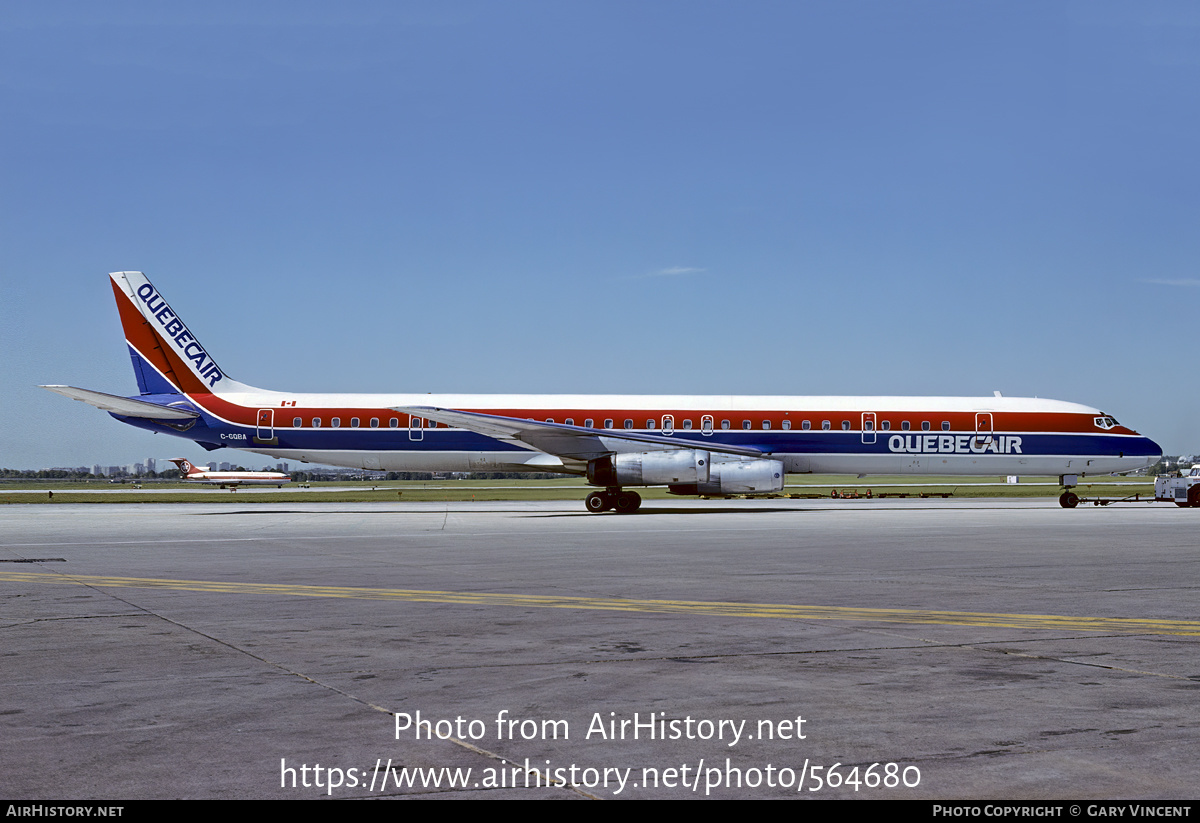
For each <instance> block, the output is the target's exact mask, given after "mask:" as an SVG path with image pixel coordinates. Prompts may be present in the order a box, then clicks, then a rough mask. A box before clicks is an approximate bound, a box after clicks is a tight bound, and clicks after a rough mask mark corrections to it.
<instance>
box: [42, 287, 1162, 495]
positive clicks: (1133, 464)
mask: <svg viewBox="0 0 1200 823" xmlns="http://www.w3.org/2000/svg"><path fill="white" fill-rule="evenodd" d="M110 278H111V280H112V288H113V293H114V295H115V297H116V301H117V309H118V311H119V313H120V316H121V324H122V327H123V329H124V332H125V341H126V343H127V344H128V346H129V354H130V357H131V358H132V360H133V371H134V375H135V377H136V379H137V384H138V389H139V394H137V395H134V396H128V397H122V396H118V395H112V394H106V393H103V392H98V391H93V390H90V389H81V388H75V387H72V386H45V388H47V389H50V390H51V391H55V392H58V393H59V394H62V395H65V396H67V397H70V398H73V399H75V400H81V401H83V402H85V403H90V404H91V405H93V406H96V407H98V408H100V409H103V410H105V411H108V412H109V413H110V414H111V415H112V416H113V417H115V418H116V419H117V420H120V421H121V422H123V423H128V424H130V425H132V426H137V427H138V428H142V429H147V430H149V431H153V432H161V433H164V434H171V435H175V436H178V437H183V438H186V439H188V440H192V441H194V442H196V443H198V444H199V445H200V446H202V447H204V448H205V449H209V450H213V449H220V448H235V449H240V450H243V451H248V452H253V453H255V454H263V455H269V456H270V457H274V458H279V459H286V460H294V461H299V462H302V463H309V462H311V463H323V464H328V465H334V466H347V467H352V468H361V469H369V470H383V471H504V472H558V473H562V474H570V475H578V476H582V477H586V478H587V481H588V483H589V484H590V485H592V486H595V487H596V490H595V491H593V492H591V493H590V494H588V495H587V498H586V500H585V507H586V508H587V510H588V511H590V512H605V511H616V512H621V513H628V512H634V511H636V510H637V509H638V508H639V507H640V505H641V497H640V495H638V493H637V492H636V491H632V490H631V487H642V486H666V487H667V489H668V491H669V492H671V493H673V494H681V495H711V496H720V495H735V494H750V495H753V494H769V493H772V492H779V491H781V490H782V489H783V486H784V480H785V475H786V474H787V473H799V474H803V473H822V474H855V475H860V476H865V475H868V474H899V475H906V474H908V475H925V474H936V475H1009V474H1015V475H1041V476H1057V477H1058V478H1059V482H1060V483H1062V485H1063V486H1064V487H1065V489H1064V491H1063V493H1062V496H1061V497H1060V499H1059V502H1060V503H1061V504H1062V505H1063V506H1064V507H1066V508H1071V507H1073V506H1075V505H1077V504H1078V502H1079V499H1078V497H1077V496H1075V494H1074V493H1073V492H1072V491H1071V487H1072V486H1073V485H1075V484H1076V483H1077V482H1078V478H1079V477H1082V476H1085V475H1089V474H1108V473H1112V472H1121V471H1129V470H1132V469H1139V468H1143V467H1145V466H1149V465H1152V464H1154V463H1155V462H1157V461H1158V460H1159V458H1160V457H1161V456H1162V449H1161V448H1160V447H1159V446H1158V444H1157V443H1155V442H1154V441H1152V440H1151V439H1149V438H1147V437H1144V436H1143V435H1140V434H1138V433H1137V432H1136V431H1133V430H1132V429H1130V428H1127V427H1125V426H1123V425H1121V424H1120V423H1118V422H1117V421H1116V420H1115V419H1114V418H1113V417H1112V416H1111V415H1108V414H1106V413H1104V412H1102V411H1100V410H1098V409H1094V408H1091V407H1088V406H1084V405H1079V404H1077V403H1066V402H1062V401H1058V400H1043V399H1039V398H1029V397H1004V396H1001V395H1000V393H999V392H996V394H995V396H993V397H783V396H731V395H665V396H648V395H527V394H525V395H519V394H503V395H494V394H493V395H480V394H443V395H430V394H313V393H298V392H279V391H269V390H266V389H258V388H254V387H253V386H248V385H245V384H243V383H239V382H237V381H236V380H233V379H232V378H230V377H229V376H228V375H227V374H226V373H225V371H224V369H222V368H221V367H219V366H218V365H217V363H216V361H215V360H214V359H213V357H212V355H211V354H210V353H209V351H208V349H207V348H206V347H205V346H204V345H202V344H201V343H200V341H199V340H198V339H197V337H196V336H195V335H194V334H193V333H192V332H191V331H190V329H189V328H188V327H187V325H185V324H184V322H183V320H182V319H180V317H179V315H178V313H177V312H175V311H174V310H173V309H172V308H171V307H170V305H169V304H168V303H167V301H166V300H165V299H164V298H163V296H162V294H161V293H159V291H158V289H156V288H155V287H154V285H153V284H151V282H150V281H149V280H148V279H147V278H146V276H145V275H144V274H143V273H141V272H128V271H126V272H114V273H112V274H111V275H110Z"/></svg>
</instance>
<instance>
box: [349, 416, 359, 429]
mask: <svg viewBox="0 0 1200 823" xmlns="http://www.w3.org/2000/svg"><path fill="white" fill-rule="evenodd" d="M350 428H352V429H357V428H358V418H357V417H351V418H350Z"/></svg>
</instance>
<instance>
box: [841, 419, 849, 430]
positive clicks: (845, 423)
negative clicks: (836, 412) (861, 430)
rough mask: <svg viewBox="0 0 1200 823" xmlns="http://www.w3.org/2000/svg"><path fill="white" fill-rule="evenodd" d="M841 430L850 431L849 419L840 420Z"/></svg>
mask: <svg viewBox="0 0 1200 823" xmlns="http://www.w3.org/2000/svg"><path fill="white" fill-rule="evenodd" d="M842 431H844V432H848V431H850V421H849V420H843V421H842Z"/></svg>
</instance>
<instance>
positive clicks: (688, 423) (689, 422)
mask: <svg viewBox="0 0 1200 823" xmlns="http://www.w3.org/2000/svg"><path fill="white" fill-rule="evenodd" d="M683 427H684V428H685V429H690V428H691V427H692V419H691V418H690V417H689V418H688V419H687V420H684V421H683Z"/></svg>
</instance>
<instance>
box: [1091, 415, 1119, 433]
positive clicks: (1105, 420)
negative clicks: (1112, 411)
mask: <svg viewBox="0 0 1200 823" xmlns="http://www.w3.org/2000/svg"><path fill="white" fill-rule="evenodd" d="M1094 422H1095V424H1096V426H1097V427H1098V428H1101V429H1104V430H1105V431H1108V430H1109V429H1112V428H1116V427H1117V426H1119V425H1120V424H1119V423H1118V422H1117V419H1116V418H1115V417H1109V416H1108V415H1104V416H1103V417H1097V418H1096V419H1095V421H1094Z"/></svg>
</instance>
